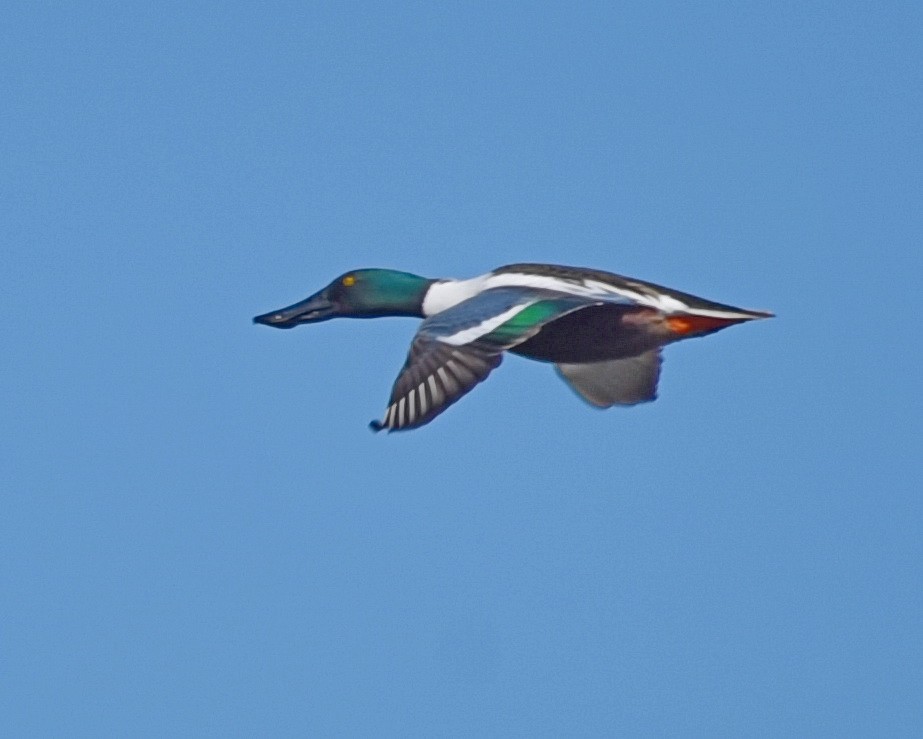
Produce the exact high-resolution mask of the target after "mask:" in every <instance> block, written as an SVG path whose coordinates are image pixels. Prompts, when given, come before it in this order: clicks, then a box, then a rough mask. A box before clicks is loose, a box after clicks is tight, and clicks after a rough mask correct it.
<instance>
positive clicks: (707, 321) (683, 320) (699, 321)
mask: <svg viewBox="0 0 923 739" xmlns="http://www.w3.org/2000/svg"><path fill="white" fill-rule="evenodd" d="M739 322H740V321H739V319H735V318H715V317H714V316H670V317H669V318H667V325H668V326H669V327H670V329H671V330H672V331H673V332H674V333H677V334H693V333H699V332H700V331H714V330H716V329H719V328H723V327H725V326H730V325H731V324H732V323H739Z"/></svg>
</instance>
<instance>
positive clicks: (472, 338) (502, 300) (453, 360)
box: [370, 288, 594, 431]
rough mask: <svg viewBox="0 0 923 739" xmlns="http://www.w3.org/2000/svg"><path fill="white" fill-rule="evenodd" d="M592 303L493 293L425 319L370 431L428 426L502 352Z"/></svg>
mask: <svg viewBox="0 0 923 739" xmlns="http://www.w3.org/2000/svg"><path fill="white" fill-rule="evenodd" d="M592 304H594V303H593V301H590V300H587V299H586V298H582V297H574V296H571V295H562V294H559V293H554V292H552V291H547V290H531V289H522V288H496V289H493V290H487V291H485V292H483V293H481V294H480V295H476V296H474V297H473V298H469V299H468V300H465V301H462V302H461V303H459V304H458V305H455V306H453V307H451V308H449V309H447V310H444V311H442V312H441V313H437V314H435V315H433V316H430V317H429V318H428V319H426V320H425V321H424V322H423V323H422V324H420V328H419V330H418V331H417V334H416V336H415V337H414V339H413V343H412V344H411V346H410V353H409V355H408V356H407V361H406V362H405V363H404V367H403V369H402V370H401V372H400V374H399V375H398V378H397V380H396V381H395V383H394V387H393V388H392V390H391V398H390V399H389V401H388V408H387V410H386V411H385V415H384V418H382V420H381V421H372V423H371V424H370V425H371V427H372V428H373V429H374V430H375V431H381V430H382V429H387V430H388V431H405V430H407V429H413V428H417V427H419V426H423V425H424V424H427V423H429V422H430V421H432V420H433V419H434V418H435V417H436V416H438V415H439V414H440V413H442V411H444V410H445V409H446V408H448V407H449V406H450V405H452V403H454V402H456V401H457V400H458V399H459V398H461V397H462V396H463V395H464V394H465V393H467V392H469V391H470V390H471V389H472V388H474V386H475V385H477V384H478V383H479V382H483V381H484V380H485V379H487V376H488V375H489V374H490V372H491V371H492V370H493V369H495V368H496V367H498V366H499V365H500V362H501V360H502V355H503V352H504V351H505V350H506V349H509V348H511V347H513V346H516V345H517V344H519V343H521V342H523V341H525V340H526V339H528V338H529V337H531V336H534V335H535V334H536V333H537V332H538V331H539V329H541V327H542V326H543V325H544V324H546V323H548V322H549V321H552V320H554V319H556V318H560V317H561V316H562V315H566V314H567V313H570V312H571V311H574V310H578V309H579V308H582V307H585V306H586V305H592Z"/></svg>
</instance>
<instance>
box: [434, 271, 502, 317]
mask: <svg viewBox="0 0 923 739" xmlns="http://www.w3.org/2000/svg"><path fill="white" fill-rule="evenodd" d="M486 278H487V275H481V276H480V277H472V278H471V279H470V280H442V281H440V282H434V283H433V284H432V285H430V288H429V290H427V292H426V297H425V298H423V315H424V316H427V317H429V316H432V315H435V314H436V313H442V311H444V310H446V309H447V308H451V307H452V306H453V305H458V304H459V303H460V302H462V301H463V300H467V299H468V298H473V297H474V296H475V295H477V294H478V293H479V292H481V290H483V289H484V281H485V279H486Z"/></svg>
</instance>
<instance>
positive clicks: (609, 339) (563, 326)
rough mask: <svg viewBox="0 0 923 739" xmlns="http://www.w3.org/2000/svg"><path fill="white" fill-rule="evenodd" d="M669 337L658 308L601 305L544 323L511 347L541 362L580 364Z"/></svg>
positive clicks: (637, 349)
mask: <svg viewBox="0 0 923 739" xmlns="http://www.w3.org/2000/svg"><path fill="white" fill-rule="evenodd" d="M672 338H673V334H672V332H671V331H670V330H669V329H668V328H667V326H666V325H665V324H664V321H663V314H662V313H661V312H660V311H657V310H653V309H651V308H634V307H632V308H626V307H623V306H617V305H600V306H590V307H588V308H583V309H581V310H578V311H575V312H574V313H570V314H568V315H566V316H564V317H562V318H559V319H558V320H556V321H552V322H551V323H548V324H546V325H545V326H544V327H543V328H542V330H541V331H540V332H539V333H538V334H536V335H535V336H533V337H532V338H531V339H528V340H526V341H524V342H523V343H522V344H520V345H519V346H517V347H516V348H514V349H511V350H510V351H512V352H513V353H514V354H520V355H522V356H524V357H529V358H530V359H537V360H539V361H542V362H565V363H568V364H580V363H585V362H603V361H605V360H607V359H621V358H624V357H633V356H636V355H638V354H642V353H643V352H646V351H649V350H651V349H654V348H655V347H658V346H663V345H664V344H666V343H669V341H670V340H671V339H672Z"/></svg>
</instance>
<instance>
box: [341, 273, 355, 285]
mask: <svg viewBox="0 0 923 739" xmlns="http://www.w3.org/2000/svg"><path fill="white" fill-rule="evenodd" d="M343 284H344V285H345V286H346V287H352V286H353V285H355V284H356V276H355V275H346V277H344V278H343Z"/></svg>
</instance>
